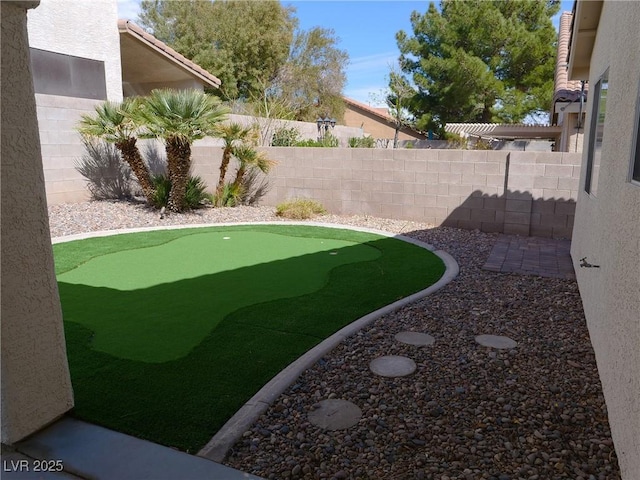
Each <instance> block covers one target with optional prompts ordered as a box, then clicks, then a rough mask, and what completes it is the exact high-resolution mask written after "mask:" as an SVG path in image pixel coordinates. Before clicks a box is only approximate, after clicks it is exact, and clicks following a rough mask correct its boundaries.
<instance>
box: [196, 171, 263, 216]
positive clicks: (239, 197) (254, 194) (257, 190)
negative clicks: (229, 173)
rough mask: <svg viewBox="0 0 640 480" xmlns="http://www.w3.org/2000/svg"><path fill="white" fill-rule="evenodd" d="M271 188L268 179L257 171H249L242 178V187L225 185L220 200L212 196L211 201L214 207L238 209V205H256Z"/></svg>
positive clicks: (232, 184) (230, 183) (232, 183)
mask: <svg viewBox="0 0 640 480" xmlns="http://www.w3.org/2000/svg"><path fill="white" fill-rule="evenodd" d="M269 188H271V185H270V184H269V181H268V178H267V177H266V176H264V175H261V174H260V171H259V170H257V169H251V170H249V171H248V172H247V173H246V174H245V176H244V177H243V178H242V183H241V184H240V185H235V184H234V182H228V183H225V184H224V187H223V189H222V193H221V195H220V198H218V195H217V194H215V193H214V194H212V195H210V196H209V199H210V201H211V203H212V204H213V205H216V206H220V207H237V206H238V205H255V204H256V203H257V202H258V200H260V199H261V198H262V197H264V196H265V195H266V193H267V192H268V191H269Z"/></svg>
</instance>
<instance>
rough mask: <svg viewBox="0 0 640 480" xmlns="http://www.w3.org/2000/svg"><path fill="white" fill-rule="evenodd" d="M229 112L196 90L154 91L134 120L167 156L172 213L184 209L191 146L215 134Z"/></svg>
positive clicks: (212, 97) (216, 99)
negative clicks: (158, 142) (160, 141)
mask: <svg viewBox="0 0 640 480" xmlns="http://www.w3.org/2000/svg"><path fill="white" fill-rule="evenodd" d="M227 113H228V109H227V108H226V107H223V106H222V105H221V104H220V100H219V99H218V98H216V97H214V96H211V95H207V94H205V93H203V92H200V91H198V90H172V89H159V90H153V91H152V92H151V95H149V96H148V97H147V98H146V99H145V101H144V103H143V104H142V105H141V108H140V109H138V110H137V118H138V119H139V121H140V123H141V124H143V125H144V127H145V129H146V130H145V132H144V135H145V136H148V137H155V138H161V139H163V140H164V142H165V149H166V152H167V170H168V173H169V179H170V181H171V190H170V192H169V201H168V202H167V206H168V207H169V209H170V210H172V211H174V212H182V211H183V210H184V208H185V200H184V195H185V192H186V189H187V181H188V178H189V170H190V167H191V144H192V143H193V142H194V141H195V140H199V139H201V138H204V137H206V136H210V135H214V134H215V126H216V124H217V123H218V122H220V121H222V120H224V119H225V118H226V115H227Z"/></svg>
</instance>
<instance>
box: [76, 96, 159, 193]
mask: <svg viewBox="0 0 640 480" xmlns="http://www.w3.org/2000/svg"><path fill="white" fill-rule="evenodd" d="M137 105H139V100H137V99H134V98H126V99H125V100H124V101H123V102H121V103H115V102H104V103H101V104H99V105H96V107H95V111H96V113H95V115H93V116H92V115H87V114H85V115H82V117H81V120H80V124H79V126H78V131H79V132H80V134H82V135H83V136H85V137H92V138H99V139H101V140H104V141H106V142H109V143H113V144H115V146H116V148H117V149H118V150H119V151H120V153H121V155H122V158H123V159H124V161H125V162H127V164H129V166H130V167H131V171H132V172H133V174H134V175H135V176H136V178H137V179H138V183H139V184H140V188H142V192H143V193H144V196H145V198H146V199H147V202H149V203H152V199H153V197H154V194H155V189H154V187H153V182H152V181H151V175H150V173H149V168H148V167H147V164H146V163H145V162H144V160H143V159H142V156H141V155H140V150H138V146H137V145H136V142H137V138H136V136H135V135H136V132H137V131H138V125H137V124H136V122H135V121H134V120H133V119H132V116H131V114H132V112H133V111H134V110H135V109H136V107H137Z"/></svg>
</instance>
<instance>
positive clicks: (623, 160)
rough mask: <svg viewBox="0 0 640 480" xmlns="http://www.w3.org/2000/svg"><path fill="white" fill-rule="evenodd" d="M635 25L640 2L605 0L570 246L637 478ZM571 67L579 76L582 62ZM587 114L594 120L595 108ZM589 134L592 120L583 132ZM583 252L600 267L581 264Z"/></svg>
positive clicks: (626, 466)
mask: <svg viewBox="0 0 640 480" xmlns="http://www.w3.org/2000/svg"><path fill="white" fill-rule="evenodd" d="M594 3H595V2H594ZM589 4H591V2H587V5H584V4H583V5H580V4H579V5H578V13H580V10H581V9H582V8H584V9H585V10H582V12H583V18H584V19H587V17H588V13H589V12H586V13H584V12H585V11H586V9H590V8H593V5H589ZM595 15H597V13H596V14H593V16H595ZM581 21H582V20H581ZM595 21H597V18H596V19H595ZM638 25H640V4H639V3H637V2H615V1H605V2H603V4H602V11H601V13H600V18H599V24H597V34H596V36H595V44H594V46H593V50H592V52H591V60H590V64H588V66H590V71H589V78H588V80H589V84H590V85H592V86H593V85H595V84H596V82H597V81H598V79H599V78H600V76H601V75H602V74H603V72H605V70H607V69H609V88H608V93H607V99H606V111H605V124H604V132H603V140H602V156H601V164H600V173H599V178H598V181H597V185H595V187H596V188H595V189H594V190H595V194H593V193H592V194H589V193H587V192H586V191H585V189H584V185H585V180H586V175H587V166H586V163H587V150H588V148H587V142H586V141H585V147H584V150H585V152H584V155H583V168H582V171H581V175H580V187H581V188H580V189H579V194H578V195H579V197H578V205H577V211H576V219H575V227H574V233H573V243H572V249H571V254H572V257H573V261H574V265H575V270H576V275H577V280H578V285H579V287H580V294H581V296H582V301H583V304H584V311H585V316H586V319H587V324H588V327H589V333H590V335H591V341H592V343H593V347H594V350H595V353H596V359H597V363H598V371H599V374H600V379H601V381H602V387H603V391H604V396H605V400H606V404H607V409H608V414H609V422H610V424H611V429H612V437H613V441H614V444H615V449H616V453H617V455H618V461H619V463H620V468H621V471H622V477H623V478H624V479H627V480H636V479H638V478H640V260H639V259H640V184H639V183H637V182H632V181H630V165H631V164H632V162H633V157H634V154H633V153H632V149H633V148H634V142H635V141H636V136H637V134H638V133H637V132H638V129H637V126H636V125H637V124H636V121H637V112H638V109H639V108H640V57H638V52H640V29H638ZM581 28H584V29H587V27H586V26H582V25H581V24H578V25H577V26H576V32H574V37H573V39H574V43H573V45H572V48H574V47H575V48H580V47H581V44H580V41H581V40H578V43H576V38H577V37H579V35H578V32H579V31H580V29H581ZM589 28H591V26H589ZM571 55H573V52H572V53H571ZM575 61H576V63H577V62H578V58H576V60H575ZM574 73H575V76H576V77H577V78H579V76H580V73H579V69H578V68H576V70H575V72H574ZM570 74H571V72H570ZM590 103H592V104H593V103H595V101H593V99H592V102H590ZM587 115H588V119H587V123H589V121H588V120H589V117H590V116H593V115H594V112H593V107H592V108H589V110H588V114H587ZM592 133H593V132H591V129H590V127H589V126H587V131H586V134H585V138H586V139H588V138H589V136H590V135H591V134H592ZM585 257H586V262H588V263H590V264H592V265H598V266H599V268H593V267H592V268H584V267H583V268H581V266H580V263H581V262H580V259H582V258H585Z"/></svg>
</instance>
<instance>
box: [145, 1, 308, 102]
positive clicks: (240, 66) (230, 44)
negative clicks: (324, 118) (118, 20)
mask: <svg viewBox="0 0 640 480" xmlns="http://www.w3.org/2000/svg"><path fill="white" fill-rule="evenodd" d="M140 7H141V13H140V15H139V17H138V21H139V22H140V24H141V25H142V26H143V27H145V28H147V29H149V30H151V31H152V32H153V34H154V35H155V36H156V38H158V39H160V40H162V41H163V42H165V43H166V44H168V45H170V46H171V47H172V48H174V49H175V50H176V51H178V52H180V53H181V54H182V55H184V56H185V57H187V58H189V59H191V60H192V61H194V62H195V63H197V64H198V65H200V66H201V67H202V68H204V69H205V70H207V71H209V72H211V73H212V74H214V75H215V76H217V77H218V78H219V79H220V80H221V81H222V87H221V90H220V91H219V92H215V93H216V94H217V95H220V96H221V97H222V98H224V99H234V98H248V97H249V96H250V95H252V94H255V93H258V92H259V91H260V85H261V84H264V83H268V82H270V81H271V80H273V79H274V78H275V77H276V75H277V73H278V71H279V70H280V68H281V67H282V65H284V63H285V62H286V61H287V58H288V55H289V47H290V45H291V42H292V39H293V32H294V30H295V27H296V24H297V20H296V19H295V18H294V16H293V9H290V8H285V7H283V6H282V5H281V4H280V2H278V1H277V0H262V1H259V2H250V1H239V0H216V1H215V2H211V1H209V0H182V1H173V0H143V1H142V3H141V5H140Z"/></svg>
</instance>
